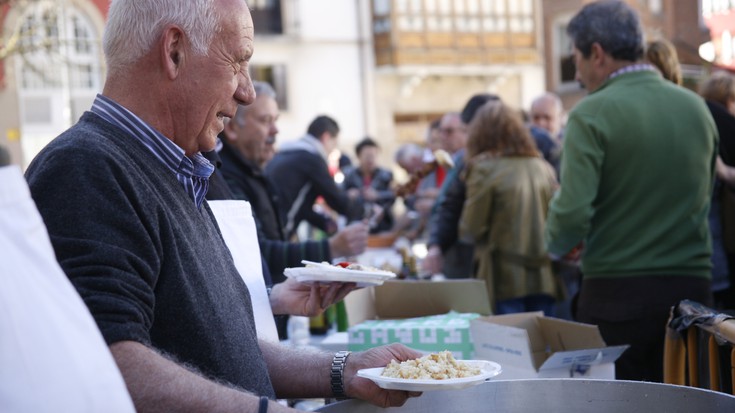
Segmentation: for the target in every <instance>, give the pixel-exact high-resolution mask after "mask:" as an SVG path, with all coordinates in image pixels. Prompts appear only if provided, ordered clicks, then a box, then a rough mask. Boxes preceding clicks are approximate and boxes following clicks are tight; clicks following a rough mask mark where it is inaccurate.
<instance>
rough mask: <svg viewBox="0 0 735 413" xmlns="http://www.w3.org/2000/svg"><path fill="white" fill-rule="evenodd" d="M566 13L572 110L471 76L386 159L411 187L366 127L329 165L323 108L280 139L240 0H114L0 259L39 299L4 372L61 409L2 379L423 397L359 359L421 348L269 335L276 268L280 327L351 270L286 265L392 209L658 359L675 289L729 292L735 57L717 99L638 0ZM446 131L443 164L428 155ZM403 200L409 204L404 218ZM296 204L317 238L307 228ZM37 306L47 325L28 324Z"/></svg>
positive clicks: (146, 389)
mask: <svg viewBox="0 0 735 413" xmlns="http://www.w3.org/2000/svg"><path fill="white" fill-rule="evenodd" d="M212 4H213V6H214V7H210V5H212ZM611 16H612V17H611ZM140 27H146V28H148V30H139V29H138V28H140ZM567 33H568V34H569V36H570V38H571V40H572V44H573V56H574V63H575V67H576V78H577V80H578V81H579V82H580V83H581V84H582V85H583V86H584V87H585V88H586V90H587V91H588V92H589V94H588V96H586V97H585V98H583V99H582V100H581V101H580V102H579V103H577V104H576V105H575V106H574V107H573V108H572V110H571V111H570V112H569V114H568V116H567V114H566V113H565V110H564V107H563V105H562V102H561V100H560V99H559V97H558V96H556V95H555V94H553V93H549V92H544V93H540V94H539V96H538V97H537V98H536V99H534V101H533V102H532V104H531V106H530V107H529V108H528V112H527V113H528V115H527V118H524V116H523V112H522V111H521V110H518V108H512V107H510V106H509V105H508V104H507V103H505V102H503V100H502V98H501V97H500V96H497V95H493V94H488V93H478V94H476V95H473V96H471V97H470V98H469V99H468V101H467V103H466V104H465V105H464V107H463V108H457V110H456V111H450V112H448V113H446V114H444V115H443V116H442V117H441V118H439V119H436V120H435V121H434V122H432V123H431V124H430V125H429V126H428V128H427V132H426V136H425V137H423V138H422V140H423V144H418V143H407V144H405V145H403V146H401V147H400V148H399V149H398V151H397V152H396V153H395V161H396V164H397V165H398V166H399V167H401V168H403V169H404V170H405V171H406V172H407V174H408V175H409V176H415V175H417V174H419V173H420V174H421V179H420V181H416V182H414V185H412V187H411V190H410V191H408V192H407V193H405V192H400V193H399V192H397V191H396V190H395V188H396V185H397V183H396V182H394V177H393V173H392V170H391V168H385V167H381V166H380V165H379V164H378V159H380V157H379V155H380V152H381V147H380V144H379V143H378V141H377V139H373V138H371V137H365V138H364V139H362V140H360V141H359V142H358V143H357V145H356V146H355V148H354V156H355V159H356V165H355V166H351V167H350V168H347V169H345V174H344V180H343V181H342V182H341V183H337V182H336V181H335V179H334V177H333V175H332V172H331V171H330V167H329V155H330V153H332V152H333V151H334V150H335V149H337V148H338V147H339V146H340V145H339V135H340V127H339V124H338V122H337V121H336V120H335V119H333V118H332V117H330V116H327V115H319V116H316V117H315V118H314V120H313V121H312V122H311V123H310V124H309V125H308V127H307V128H306V134H305V135H304V136H302V137H300V138H298V139H296V140H292V141H289V142H283V143H280V144H279V145H277V143H278V142H277V135H278V132H279V131H278V124H277V122H278V118H279V107H278V103H277V99H276V94H275V91H274V90H273V88H272V87H271V86H270V85H269V84H267V83H264V82H259V81H252V80H251V79H250V76H249V72H248V63H249V61H250V59H251V57H252V55H253V40H254V28H253V22H252V18H251V15H250V11H249V9H248V8H247V6H246V4H245V2H243V1H241V0H214V1H213V2H212V1H206V0H192V1H189V2H181V1H176V0H157V1H152V0H136V1H131V0H113V1H112V2H111V6H110V11H109V16H108V21H107V27H106V30H105V35H104V39H103V46H104V53H105V58H106V60H107V70H108V73H107V79H106V83H105V86H104V90H103V91H102V92H101V93H100V94H99V95H98V96H97V97H96V99H95V101H94V103H93V105H92V107H91V109H90V110H89V111H88V112H86V113H85V114H84V115H83V116H82V117H81V118H80V119H79V121H78V122H77V123H76V124H75V125H74V126H72V127H71V128H70V129H68V130H67V131H66V132H64V133H63V134H62V135H60V136H59V137H58V138H56V139H55V140H54V141H53V142H51V143H50V144H49V145H48V146H47V147H45V148H44V149H43V150H42V151H41V152H40V153H39V154H38V156H37V157H36V158H35V159H34V160H33V161H32V163H31V164H30V166H29V167H28V169H27V171H26V173H25V177H24V178H25V181H26V182H27V186H26V182H23V178H22V177H21V176H20V171H19V170H18V169H12V168H8V167H6V168H0V175H3V176H4V177H3V179H2V182H3V185H2V186H0V196H2V199H0V207H2V208H3V210H4V211H5V210H7V211H8V213H7V214H3V217H4V219H3V226H4V227H5V228H7V229H8V230H7V231H5V230H3V231H2V232H0V236H1V237H2V238H0V242H1V243H2V245H5V248H6V250H9V251H15V252H13V253H12V255H13V259H12V260H8V262H5V263H4V265H7V266H9V267H8V271H10V272H8V273H9V274H10V273H11V272H12V273H13V274H14V275H15V274H16V273H17V274H18V275H20V274H21V273H22V274H24V277H11V281H13V280H14V281H17V282H14V283H10V286H11V287H12V288H9V289H3V290H2V291H4V292H5V293H3V294H2V295H3V301H4V302H15V303H17V305H18V306H19V307H20V306H21V305H24V306H26V307H28V308H33V311H32V312H27V313H23V314H19V315H18V316H17V317H19V318H18V319H17V320H14V319H9V320H3V324H0V327H3V330H2V331H0V337H8V336H10V334H14V335H13V336H17V337H20V338H21V339H18V340H15V342H16V343H18V344H17V345H16V347H17V348H15V347H14V348H13V354H21V355H23V354H26V355H28V357H32V356H33V354H36V353H38V354H44V355H47V356H48V357H46V358H44V359H42V360H40V361H39V362H38V363H35V364H34V365H35V366H37V368H35V369H28V368H27V367H23V366H25V364H24V363H22V362H18V363H16V364H11V363H10V362H9V361H8V364H3V365H6V366H10V369H6V368H3V369H0V370H3V371H6V372H8V371H11V372H12V374H18V373H19V372H23V375H22V376H21V377H22V380H25V382H26V383H38V382H39V381H40V382H42V383H44V388H50V389H58V391H55V392H54V397H53V398H52V399H48V400H51V401H50V402H49V403H51V402H53V404H49V405H44V403H45V402H44V401H39V400H38V398H35V397H33V395H32V393H31V392H32V391H34V390H33V389H37V388H38V385H35V386H30V385H28V386H26V387H23V382H22V380H21V384H19V385H18V386H15V387H13V389H12V391H10V390H8V389H7V388H3V389H0V395H2V396H3V397H5V396H6V395H8V394H11V393H12V398H11V396H7V399H6V400H11V401H12V404H13V406H17V409H16V410H17V411H52V410H54V411H57V410H69V411H102V410H104V411H120V412H123V411H133V409H135V410H137V411H141V412H157V411H162V412H167V411H258V412H266V411H270V412H276V411H289V408H288V407H287V406H284V405H282V404H279V403H276V402H274V400H275V399H277V398H280V399H293V398H303V397H325V398H330V397H356V398H361V399H364V400H367V401H369V402H371V403H374V404H377V405H380V406H386V407H387V406H400V405H402V404H403V403H405V402H406V400H407V399H408V398H409V397H414V396H418V395H419V394H418V393H415V392H405V391H397V390H384V389H381V388H379V387H377V386H376V385H375V384H374V383H372V382H371V381H369V380H366V379H363V378H360V377H357V376H356V372H357V370H359V369H361V368H367V367H378V366H384V365H386V364H387V363H388V362H390V361H391V360H392V359H396V360H399V361H401V360H408V359H412V358H416V357H418V356H420V355H421V353H419V352H417V351H414V350H412V349H409V348H406V347H404V346H402V345H397V344H393V345H389V346H383V347H378V348H375V349H372V350H369V351H366V352H359V353H352V354H351V353H349V352H338V353H336V354H333V353H327V352H323V351H317V350H314V349H304V348H294V347H290V346H286V345H284V344H282V343H279V342H277V341H276V340H268V339H264V338H263V337H264V336H263V334H262V332H261V326H260V325H259V323H258V322H257V321H256V317H255V316H254V311H253V305H254V304H253V303H254V300H255V299H254V296H255V294H254V290H256V289H261V288H263V287H261V285H263V286H264V287H265V290H266V291H265V292H264V293H265V294H267V295H266V297H267V300H268V301H269V305H270V309H269V311H270V312H271V313H272V315H274V317H275V324H276V327H277V330H278V335H279V337H280V338H281V339H284V338H286V337H287V329H286V323H287V321H286V320H287V317H288V315H299V316H313V315H317V314H321V313H322V312H323V311H324V310H325V309H326V308H327V307H328V306H330V305H332V304H334V303H336V302H339V301H340V300H342V299H343V298H344V297H345V296H346V295H347V294H349V293H350V292H351V291H352V290H354V288H355V284H354V283H330V284H327V285H317V284H314V285H305V284H300V283H297V282H295V281H293V280H291V279H287V278H286V277H285V276H284V269H285V268H288V267H298V266H301V261H302V260H309V261H332V260H334V259H335V258H338V257H354V256H357V255H359V254H361V253H362V252H364V251H365V249H366V247H367V242H368V239H369V236H370V235H371V234H377V233H383V232H392V233H397V232H399V231H400V232H401V233H403V234H404V235H406V236H407V237H409V238H410V239H414V240H418V239H421V240H423V241H425V242H426V245H427V255H426V257H425V258H424V259H423V262H422V271H423V272H424V273H426V274H443V275H444V276H445V277H449V278H469V277H472V278H478V279H482V280H484V281H485V285H486V288H487V292H488V297H489V298H490V301H491V303H492V306H493V311H494V313H496V314H506V313H514V312H524V311H544V312H545V313H546V314H549V315H554V314H557V315H559V314H566V313H564V312H563V307H562V306H561V305H560V303H567V305H568V306H569V307H568V308H567V310H568V315H567V317H569V318H571V317H573V318H574V319H576V320H579V321H582V322H586V323H590V324H595V325H597V326H599V328H600V331H601V333H602V335H603V338H604V339H605V341H606V342H607V344H608V345H618V344H629V345H630V346H631V347H630V349H629V350H628V351H626V352H625V353H624V354H623V356H622V357H621V358H620V359H619V360H618V362H617V363H616V368H617V370H616V375H617V377H618V378H620V379H630V380H648V381H659V382H660V381H662V374H663V347H664V344H663V343H664V326H665V322H666V319H667V317H668V312H669V309H670V307H671V306H673V305H675V304H676V303H677V302H678V301H680V300H682V299H691V300H694V301H698V302H701V303H703V304H706V305H714V304H717V305H718V306H721V307H723V308H724V307H728V306H732V305H733V304H735V302H734V301H735V300H733V282H732V274H733V273H735V272H733V271H732V270H731V268H732V264H731V263H732V262H735V259H733V258H735V257H733V253H735V216H733V211H735V209H734V208H735V196H734V195H733V192H732V187H733V185H735V159H733V156H735V155H732V154H733V153H735V146H733V145H735V140H733V135H732V134H733V131H734V130H735V78H733V76H732V75H730V74H726V73H715V74H713V75H712V76H711V77H710V78H708V79H707V80H706V81H705V82H704V83H703V85H702V89H701V95H697V94H696V93H694V92H692V91H690V90H688V89H686V88H684V87H682V86H681V70H680V68H679V66H678V60H677V59H676V54H675V50H674V49H673V48H672V47H671V45H670V44H668V43H667V42H666V41H664V40H660V41H657V42H652V43H648V44H646V43H645V42H644V38H643V37H644V36H643V29H642V27H641V24H640V21H639V19H638V16H637V15H636V13H635V12H634V11H633V10H632V9H631V8H630V7H629V6H628V5H627V4H626V3H625V2H622V1H616V0H602V1H597V2H593V3H589V4H587V5H585V6H584V7H583V8H582V9H581V11H580V12H579V13H578V14H577V15H575V16H574V18H573V19H572V20H571V21H570V23H569V25H568V28H567ZM439 149H442V150H444V151H446V152H447V153H448V154H449V155H450V156H451V158H452V161H453V167H451V168H449V167H447V166H445V165H443V164H439V163H437V162H433V161H435V156H437V155H436V153H437V152H436V151H437V150H439ZM5 162H7V160H5ZM432 162H433V163H432ZM429 164H431V165H432V167H431V169H430V170H427V169H426V166H427V165H429ZM31 198H32V199H31ZM399 198H400V200H401V202H402V203H403V204H404V205H405V207H406V210H407V211H408V212H407V214H412V216H414V217H417V219H405V216H397V214H396V211H395V205H396V203H397V201H398V200H399ZM318 200H321V201H318ZM220 201H229V202H239V201H248V203H249V205H250V208H251V210H252V218H253V222H254V230H253V232H252V233H251V234H248V236H250V237H253V238H255V239H257V245H258V246H259V248H258V254H259V255H260V262H258V263H257V264H256V265H257V266H258V267H260V270H262V278H263V280H260V281H261V283H260V284H257V285H255V284H251V283H249V282H248V281H247V280H244V278H245V277H241V274H240V273H239V272H238V271H239V270H241V269H240V268H239V267H237V264H236V262H237V256H238V254H240V253H243V252H242V251H238V250H236V249H233V247H232V245H230V244H228V241H227V240H226V239H224V238H223V233H224V232H225V231H224V230H223V229H224V228H222V226H223V225H226V222H225V221H223V220H221V219H219V216H217V214H216V213H215V212H213V210H214V209H215V208H214V207H210V203H212V205H214V203H215V202H220ZM319 202H323V204H324V206H325V207H326V208H328V211H329V213H324V209H322V210H318V209H315V208H314V206H315V203H319ZM21 211H25V212H23V213H22V214H21ZM13 214H16V215H13ZM15 216H17V217H18V218H17V219H16V218H13V217H15ZM337 216H342V217H344V219H336V217H337ZM248 218H249V217H248ZM303 222H307V223H308V224H309V225H311V226H313V227H315V228H318V229H319V230H320V231H322V232H323V233H324V234H325V237H324V238H323V239H303V238H299V235H298V234H299V227H300V226H301V225H302V223H303ZM44 227H45V229H44ZM41 229H44V230H41ZM46 231H47V232H46ZM46 234H47V235H46ZM17 240H28V245H29V246H32V247H28V248H22V247H23V245H22V244H19V243H18V242H17ZM32 240H37V241H40V242H37V243H32V242H31V241H32ZM251 264H252V263H251ZM565 275H566V278H565ZM15 278H17V280H15ZM572 295H575V296H576V300H575V305H573V306H572V305H571V300H570V298H571V296H572ZM80 297H81V300H80ZM90 315H91V317H90ZM20 317H22V318H20ZM49 323H50V324H53V325H54V326H56V327H60V328H57V329H56V330H54V329H53V328H49V329H47V326H49ZM27 324H32V325H33V326H36V327H39V328H38V329H35V330H33V331H32V332H31V333H32V334H31V333H29V332H24V333H23V334H25V336H22V335H21V333H19V331H20V329H22V328H25V326H26V325H27ZM49 327H52V326H49ZM62 327H63V328H62ZM57 330H58V331H57ZM62 330H63V331H62ZM6 332H8V334H7V335H6ZM31 335H32V337H31ZM23 337H25V340H26V341H23V340H22V339H23ZM28 337H31V338H28ZM44 337H45V338H44ZM60 337H70V338H69V339H68V340H76V341H80V342H83V343H84V345H83V346H81V347H77V346H75V345H72V343H71V342H70V341H68V340H66V339H64V340H59V338H60ZM0 340H3V339H0ZM29 340H30V341H29ZM27 341H28V342H32V343H33V345H31V346H26V345H25V343H26V342H27ZM51 343H54V344H53V345H52V344H51ZM5 353H7V352H5ZM5 353H4V355H3V357H5ZM53 360H56V361H53ZM89 360H94V368H90V364H89V363H90V361H89ZM44 364H46V366H44ZM14 366H15V367H14ZM59 369H63V373H64V374H60V370H59ZM52 370H53V371H54V374H46V373H47V372H48V371H52ZM3 377H5V376H3ZM5 381H6V379H3V380H2V386H3V387H5ZM101 394H104V397H100V395H101ZM51 406H53V407H51ZM13 411H15V410H13Z"/></svg>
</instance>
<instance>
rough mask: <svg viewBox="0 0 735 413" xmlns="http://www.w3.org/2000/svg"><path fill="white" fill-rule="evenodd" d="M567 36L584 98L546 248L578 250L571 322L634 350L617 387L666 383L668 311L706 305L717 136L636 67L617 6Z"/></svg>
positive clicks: (626, 16) (693, 107) (682, 94)
mask: <svg viewBox="0 0 735 413" xmlns="http://www.w3.org/2000/svg"><path fill="white" fill-rule="evenodd" d="M567 32H568V34H569V36H570V37H571V39H572V41H573V45H574V50H573V52H574V61H575V65H576V70H577V75H576V76H577V80H578V81H579V82H581V83H582V84H583V85H584V87H586V88H587V89H588V90H589V92H590V94H589V96H587V97H586V98H585V99H583V100H582V101H581V102H580V103H579V104H578V105H577V106H576V107H575V108H574V110H573V111H572V112H571V114H570V116H569V121H568V123H567V129H566V133H565V143H564V156H563V159H562V164H561V182H562V186H561V189H560V190H559V191H558V193H557V194H556V195H555V197H554V199H553V200H552V203H551V206H550V209H549V216H548V221H547V228H546V234H545V236H546V242H547V246H548V249H549V251H550V253H552V254H555V255H564V254H568V253H569V252H570V251H572V250H573V249H575V247H576V246H578V245H580V244H581V245H582V256H581V269H582V272H583V274H584V275H583V281H582V287H581V291H580V294H579V300H578V307H577V319H578V320H579V321H582V322H586V323H591V324H597V325H599V327H600V331H601V332H602V335H603V337H604V338H605V340H606V341H607V343H608V344H609V345H616V344H630V345H631V347H630V349H628V350H627V351H626V353H624V354H623V356H622V357H621V358H620V359H619V360H618V362H617V365H616V367H617V378H619V379H628V380H649V381H662V378H663V347H664V331H665V329H664V327H665V324H666V319H667V316H668V311H669V308H670V307H671V306H672V305H675V304H676V303H677V302H678V301H679V300H682V299H685V298H688V299H692V300H695V301H700V302H703V303H705V304H709V302H710V300H711V292H710V267H711V264H710V255H711V245H710V235H709V227H708V225H707V213H708V210H709V198H710V193H711V191H712V183H713V173H714V162H715V156H716V148H717V140H718V135H717V130H716V128H715V125H714V122H713V120H712V118H711V116H710V115H709V113H708V112H707V108H706V106H705V105H704V102H703V101H702V100H701V99H700V98H699V97H697V96H696V95H695V94H694V93H691V92H690V91H688V90H686V89H684V88H681V87H677V86H676V85H674V84H672V83H671V82H667V81H665V80H664V79H663V78H662V77H661V76H660V74H659V73H658V72H657V71H656V69H655V68H653V67H652V66H650V65H647V64H641V63H640V59H641V58H642V54H643V44H644V43H643V35H642V29H641V26H640V22H639V19H638V16H637V15H636V13H635V11H633V10H632V9H631V8H630V7H629V6H627V5H626V4H625V3H624V2H622V1H600V2H595V3H591V4H588V5H586V6H585V7H584V8H583V9H582V10H581V11H580V12H579V13H578V14H577V15H576V16H575V17H574V18H573V19H572V21H571V22H570V23H569V26H568V28H567Z"/></svg>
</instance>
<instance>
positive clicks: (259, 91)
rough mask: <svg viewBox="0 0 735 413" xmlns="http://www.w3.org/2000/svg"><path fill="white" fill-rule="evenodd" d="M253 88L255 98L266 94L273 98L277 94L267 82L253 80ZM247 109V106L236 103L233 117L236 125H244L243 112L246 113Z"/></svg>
mask: <svg viewBox="0 0 735 413" xmlns="http://www.w3.org/2000/svg"><path fill="white" fill-rule="evenodd" d="M253 89H255V97H256V99H257V97H258V96H267V97H269V98H272V99H273V100H275V99H276V97H277V96H278V95H276V90H275V89H273V86H271V85H270V83H268V82H261V81H259V80H255V81H253ZM247 111H248V107H247V106H246V105H237V112H235V117H234V118H233V119H234V120H235V122H237V124H238V125H240V126H245V113H247Z"/></svg>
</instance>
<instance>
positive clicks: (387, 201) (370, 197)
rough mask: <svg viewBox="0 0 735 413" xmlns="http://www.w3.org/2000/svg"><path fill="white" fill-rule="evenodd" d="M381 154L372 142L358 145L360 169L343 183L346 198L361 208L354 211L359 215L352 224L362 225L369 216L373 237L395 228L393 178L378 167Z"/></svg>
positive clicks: (356, 147) (350, 174)
mask: <svg viewBox="0 0 735 413" xmlns="http://www.w3.org/2000/svg"><path fill="white" fill-rule="evenodd" d="M379 153H380V147H379V146H378V144H377V142H375V141H374V140H373V139H372V138H369V137H367V138H365V139H363V140H361V141H360V142H358V144H357V145H356V146H355V155H357V160H358V163H359V165H358V167H357V168H352V169H351V170H350V171H349V172H348V173H347V174H346V175H345V180H344V182H343V183H342V188H343V189H344V190H345V192H347V196H348V197H349V198H350V199H352V200H353V201H355V202H357V204H358V205H359V206H360V207H361V208H354V209H355V210H357V212H358V213H357V214H354V215H353V216H351V217H350V218H351V220H352V221H360V220H362V219H363V218H364V217H366V216H368V217H372V216H374V218H370V220H369V222H371V225H370V233H372V234H375V233H379V232H384V231H390V230H391V229H392V228H393V212H392V211H391V207H392V206H393V202H394V201H395V200H396V194H395V193H394V192H393V190H392V189H391V187H390V186H391V183H392V182H393V174H392V173H391V172H390V171H389V170H387V169H383V168H381V167H379V166H378V165H377V158H378V154H379ZM373 221H374V222H373Z"/></svg>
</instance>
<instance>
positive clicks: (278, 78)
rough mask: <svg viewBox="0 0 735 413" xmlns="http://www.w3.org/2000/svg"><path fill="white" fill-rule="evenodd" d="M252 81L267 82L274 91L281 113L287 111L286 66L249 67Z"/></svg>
mask: <svg viewBox="0 0 735 413" xmlns="http://www.w3.org/2000/svg"><path fill="white" fill-rule="evenodd" d="M250 77H251V78H252V79H253V80H259V81H261V82H268V83H270V85H271V86H273V89H274V90H275V91H276V102H278V108H279V109H280V110H281V111H287V110H288V87H287V86H288V84H287V76H286V65H250Z"/></svg>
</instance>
